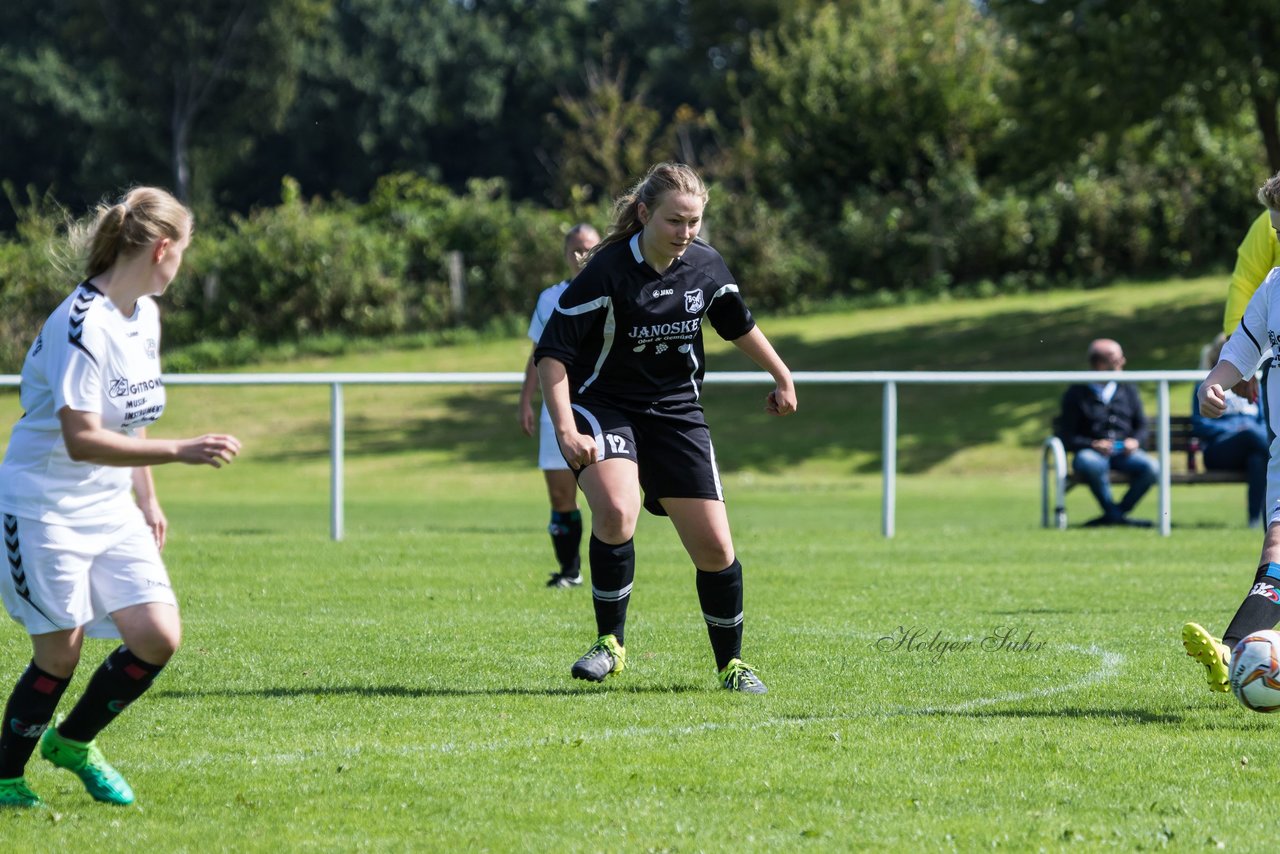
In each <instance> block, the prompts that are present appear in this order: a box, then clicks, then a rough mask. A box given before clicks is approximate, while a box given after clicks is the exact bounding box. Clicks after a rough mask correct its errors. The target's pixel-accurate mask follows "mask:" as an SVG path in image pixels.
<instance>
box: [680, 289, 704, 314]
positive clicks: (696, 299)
mask: <svg viewBox="0 0 1280 854" xmlns="http://www.w3.org/2000/svg"><path fill="white" fill-rule="evenodd" d="M684 310H685V311H687V312H689V313H690V314H697V313H698V312H700V311H702V291H685V292H684Z"/></svg>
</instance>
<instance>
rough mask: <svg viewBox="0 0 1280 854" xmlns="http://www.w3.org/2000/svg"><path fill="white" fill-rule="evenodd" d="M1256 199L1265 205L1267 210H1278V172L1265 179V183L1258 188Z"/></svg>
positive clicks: (1279, 177)
mask: <svg viewBox="0 0 1280 854" xmlns="http://www.w3.org/2000/svg"><path fill="white" fill-rule="evenodd" d="M1258 201H1260V202H1262V204H1264V205H1266V207H1267V210H1269V211H1280V172H1277V173H1276V174H1274V175H1272V176H1271V177H1270V178H1268V179H1267V183H1265V184H1263V185H1262V186H1261V187H1259V188H1258Z"/></svg>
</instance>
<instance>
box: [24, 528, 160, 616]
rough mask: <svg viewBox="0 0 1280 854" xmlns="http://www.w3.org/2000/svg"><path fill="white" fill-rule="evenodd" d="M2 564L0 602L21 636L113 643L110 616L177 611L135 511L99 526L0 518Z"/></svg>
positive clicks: (152, 542) (156, 554)
mask: <svg viewBox="0 0 1280 854" xmlns="http://www.w3.org/2000/svg"><path fill="white" fill-rule="evenodd" d="M3 523H4V543H5V553H6V557H7V560H6V561H5V567H4V568H5V570H6V571H5V572H4V574H3V580H0V598H3V599H4V606H5V608H6V609H7V610H8V612H9V616H11V617H13V619H14V620H16V621H17V622H19V623H21V624H22V625H23V626H24V627H25V628H26V630H27V634H31V635H42V634H47V633H49V632H57V631H66V630H68V629H74V628H76V627H78V626H84V627H85V635H86V636H88V637H92V638H118V637H120V632H119V630H117V629H116V625H115V622H114V621H112V619H111V613H112V612H114V611H119V610H120V609H121V608H127V607H129V606H131V605H141V604H144V603H147V602H163V603H166V604H169V605H173V606H175V607H177V604H178V600H177V598H176V597H175V596H174V595H173V586H172V585H171V584H170V583H169V573H168V571H166V570H165V568H164V562H163V561H162V560H161V559H160V549H159V548H157V547H156V541H155V537H154V536H153V535H152V533H151V529H150V528H148V527H147V523H146V521H145V520H144V519H143V518H142V512H141V511H140V510H137V509H136V508H135V512H134V513H132V514H130V515H129V516H128V518H126V519H123V520H121V521H117V522H109V523H106V524H101V525H86V526H76V527H74V528H72V527H68V526H66V525H49V524H45V523H44V522H37V521H35V520H33V519H19V518H17V517H14V516H10V515H8V514H5V516H4V519H3Z"/></svg>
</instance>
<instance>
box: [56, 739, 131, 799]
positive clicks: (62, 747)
mask: <svg viewBox="0 0 1280 854" xmlns="http://www.w3.org/2000/svg"><path fill="white" fill-rule="evenodd" d="M40 755H41V756H43V757H44V758H45V759H48V760H49V761H50V762H52V763H53V764H54V765H57V766H58V767H59V768H65V769H67V770H68V771H70V772H71V773H72V774H75V775H76V776H77V777H79V778H80V782H81V783H84V787H85V790H86V791H88V793H89V794H90V795H92V796H93V798H94V800H98V801H102V802H103V803H107V804H118V805H120V806H125V805H127V804H131V803H133V789H131V788H129V784H128V783H127V782H125V779H124V777H121V776H120V772H119V771H117V770H116V769H114V768H112V767H111V763H109V762H107V760H106V759H104V758H103V756H102V751H101V750H99V749H98V744H97V742H96V741H91V742H89V743H88V744H85V743H84V742H81V741H72V740H71V739H69V738H63V737H62V736H60V735H58V730H57V728H56V727H52V726H51V727H49V728H48V729H47V730H45V731H44V735H43V736H41V738H40Z"/></svg>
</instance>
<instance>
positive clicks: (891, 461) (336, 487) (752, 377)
mask: <svg viewBox="0 0 1280 854" xmlns="http://www.w3.org/2000/svg"><path fill="white" fill-rule="evenodd" d="M1121 376H1122V378H1123V380H1124V381H1125V382H1128V383H1156V384H1157V390H1156V413H1155V423H1156V449H1157V451H1158V453H1159V460H1160V483H1159V499H1160V514H1159V515H1160V524H1159V531H1160V533H1161V534H1162V535H1163V536H1166V537H1167V536H1168V535H1169V520H1170V494H1169V459H1170V458H1169V383H1171V382H1199V381H1200V380H1201V379H1203V378H1204V372H1203V371H1125V372H1124V373H1123V374H1122V375H1121ZM794 377H795V382H796V386H797V387H798V388H800V389H801V390H803V388H804V387H807V386H815V385H879V386H882V387H883V399H884V412H883V415H882V418H881V425H882V431H881V451H882V467H881V472H882V477H883V498H882V502H881V523H880V530H881V533H882V534H884V536H886V537H892V536H893V535H894V528H895V505H896V503H897V460H898V386H899V385H910V384H918V385H980V384H1013V383H1023V384H1025V383H1035V384H1044V385H1056V386H1066V385H1069V384H1071V383H1081V382H1096V381H1097V379H1098V373H1097V372H1096V371H799V372H797V373H795V374H794ZM523 379H524V375H523V374H520V373H514V372H513V373H332V374H322V373H308V374H253V373H246V374H165V375H164V382H165V384H166V385H174V386H178V385H327V386H329V389H330V408H329V471H330V475H329V507H330V513H329V532H330V536H332V538H333V539H334V540H341V539H342V537H343V443H344V433H343V425H344V422H345V413H344V408H343V400H342V390H343V387H345V386H349V385H519V384H520V383H521V382H522V381H523ZM706 379H707V382H709V383H754V384H757V385H771V384H772V383H773V379H772V378H771V377H770V376H769V375H768V374H766V373H756V372H749V371H718V372H711V373H708V374H707V377H706ZM18 381H19V377H17V376H15V375H13V374H5V375H0V386H16V385H18ZM803 400H804V398H803V393H802V395H801V403H802V405H803Z"/></svg>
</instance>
